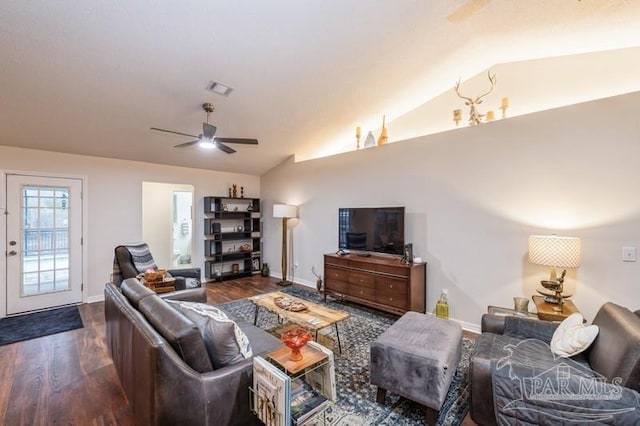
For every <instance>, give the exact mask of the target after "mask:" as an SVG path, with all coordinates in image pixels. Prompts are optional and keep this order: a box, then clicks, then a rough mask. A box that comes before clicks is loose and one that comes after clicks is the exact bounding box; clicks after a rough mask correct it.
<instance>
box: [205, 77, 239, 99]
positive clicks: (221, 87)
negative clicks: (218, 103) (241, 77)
mask: <svg viewBox="0 0 640 426" xmlns="http://www.w3.org/2000/svg"><path fill="white" fill-rule="evenodd" d="M207 90H208V91H210V92H213V93H215V94H218V95H222V96H229V93H231V91H232V90H233V87H231V86H229V85H228V84H223V83H219V82H217V81H213V80H211V81H210V82H209V84H208V85H207Z"/></svg>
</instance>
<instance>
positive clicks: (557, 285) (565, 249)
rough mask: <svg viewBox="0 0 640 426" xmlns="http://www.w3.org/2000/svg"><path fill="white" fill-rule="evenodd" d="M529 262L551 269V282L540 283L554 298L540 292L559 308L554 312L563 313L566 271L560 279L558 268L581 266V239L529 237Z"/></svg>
mask: <svg viewBox="0 0 640 426" xmlns="http://www.w3.org/2000/svg"><path fill="white" fill-rule="evenodd" d="M529 262H531V263H535V264H536V265H544V266H549V267H550V268H551V270H550V274H549V280H548V281H547V280H544V281H541V282H540V283H541V284H542V286H543V287H544V288H546V289H547V290H551V291H552V292H553V293H554V294H553V296H551V295H549V294H547V293H546V292H544V291H540V290H538V292H539V293H540V294H542V295H544V296H545V301H546V302H549V303H555V304H558V305H559V306H558V307H557V308H554V310H557V311H562V306H561V305H562V304H563V301H562V299H563V297H564V296H562V291H563V283H564V276H565V274H566V273H567V271H566V269H565V270H564V271H563V272H562V274H561V276H560V278H558V275H557V271H556V268H577V267H578V266H580V238H576V237H558V236H557V235H529ZM566 297H569V296H566Z"/></svg>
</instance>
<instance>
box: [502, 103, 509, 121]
mask: <svg viewBox="0 0 640 426" xmlns="http://www.w3.org/2000/svg"><path fill="white" fill-rule="evenodd" d="M507 108H509V98H502V103H501V105H500V109H501V110H502V118H507Z"/></svg>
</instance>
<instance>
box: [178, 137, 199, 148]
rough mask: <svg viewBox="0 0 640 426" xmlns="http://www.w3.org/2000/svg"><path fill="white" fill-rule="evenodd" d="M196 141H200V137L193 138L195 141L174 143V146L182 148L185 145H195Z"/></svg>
mask: <svg viewBox="0 0 640 426" xmlns="http://www.w3.org/2000/svg"><path fill="white" fill-rule="evenodd" d="M198 142H200V139H198V140H195V141H191V142H185V143H181V144H180V145H174V148H184V147H187V146H191V145H195V144H197V143H198Z"/></svg>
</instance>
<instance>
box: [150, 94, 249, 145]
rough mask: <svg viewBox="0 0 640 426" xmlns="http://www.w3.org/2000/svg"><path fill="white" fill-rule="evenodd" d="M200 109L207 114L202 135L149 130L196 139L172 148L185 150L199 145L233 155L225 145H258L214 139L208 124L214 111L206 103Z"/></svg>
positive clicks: (220, 138) (246, 141)
mask: <svg viewBox="0 0 640 426" xmlns="http://www.w3.org/2000/svg"><path fill="white" fill-rule="evenodd" d="M202 109H203V110H204V111H205V112H206V113H207V122H206V123H202V133H201V134H199V135H197V136H196V135H190V134H188V133H182V132H174V131H173V130H166V129H158V128H157V127H152V128H151V130H157V131H159V132H166V133H173V134H174V135H181V136H188V137H190V138H196V140H194V141H191V142H185V143H181V144H179V145H175V146H174V148H185V147H187V146H191V145H195V144H199V145H200V146H202V147H204V148H217V149H219V150H220V151H224V152H226V153H227V154H233V153H234V152H236V150H235V149H233V148H231V147H229V146H227V145H225V143H238V144H244V145H258V140H257V139H243V138H223V137H214V135H215V134H216V126H213V125H211V124H209V114H211V113H212V112H213V109H214V108H213V104H210V103H208V102H207V103H204V104H202Z"/></svg>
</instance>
